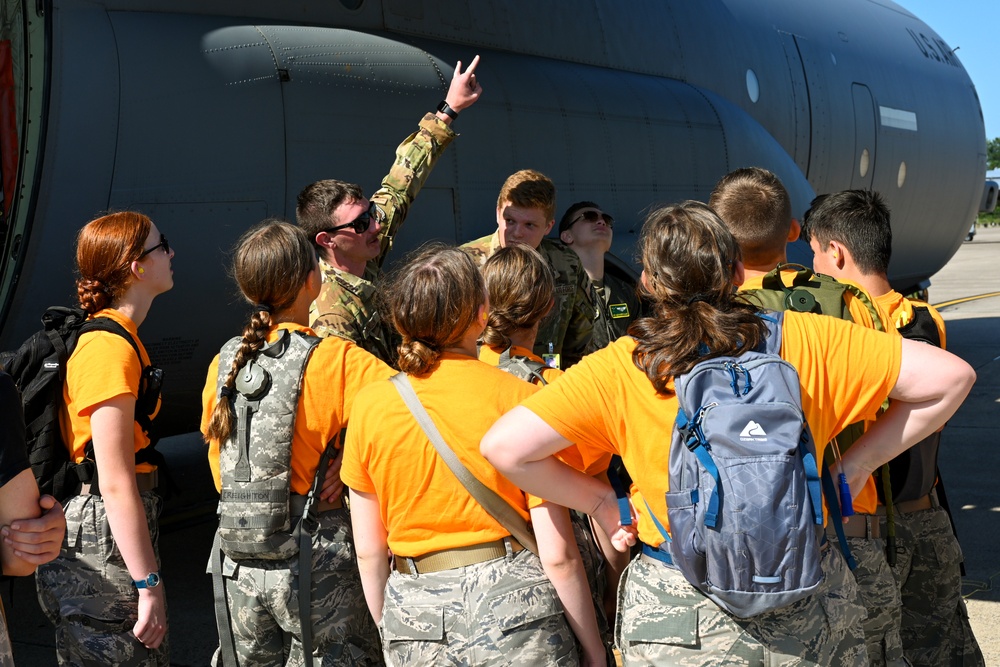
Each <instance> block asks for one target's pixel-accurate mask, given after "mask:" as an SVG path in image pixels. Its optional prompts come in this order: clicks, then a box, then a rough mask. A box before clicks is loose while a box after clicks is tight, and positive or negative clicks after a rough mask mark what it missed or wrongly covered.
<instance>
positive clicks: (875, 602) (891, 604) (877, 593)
mask: <svg viewBox="0 0 1000 667" xmlns="http://www.w3.org/2000/svg"><path fill="white" fill-rule="evenodd" d="M847 545H848V546H849V547H850V548H851V553H852V554H853V555H854V560H856V561H857V563H858V566H857V567H856V568H855V569H854V570H853V571H852V574H853V575H854V580H855V581H857V582H858V592H859V593H861V602H862V603H863V604H864V606H865V611H866V612H867V614H868V618H866V619H865V621H864V623H863V624H862V627H864V630H865V644H867V646H868V664H869V665H871V667H907V665H908V664H909V663H907V661H906V660H905V659H904V658H903V643H902V641H901V640H900V637H899V626H900V621H901V614H900V604H901V603H900V597H899V588H898V587H897V586H896V580H895V578H894V577H893V575H892V570H891V569H890V568H889V563H888V562H887V561H886V559H885V542H884V541H883V540H880V539H873V540H869V539H865V538H863V537H848V538H847ZM833 547H834V550H835V551H839V548H838V545H837V542H836V540H834V542H833Z"/></svg>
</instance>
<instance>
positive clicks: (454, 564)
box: [393, 537, 524, 574]
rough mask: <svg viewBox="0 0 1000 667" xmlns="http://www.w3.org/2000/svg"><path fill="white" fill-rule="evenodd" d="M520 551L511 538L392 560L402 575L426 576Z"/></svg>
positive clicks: (515, 541) (397, 557)
mask: <svg viewBox="0 0 1000 667" xmlns="http://www.w3.org/2000/svg"><path fill="white" fill-rule="evenodd" d="M508 545H509V547H510V549H509V550H508ZM521 551H524V547H522V546H521V543H520V542H518V541H517V540H515V539H514V538H513V537H505V538H503V539H502V540H494V541H493V542H486V543H484V544H471V545H469V546H467V547H457V548H455V549H444V550H442V551H434V552H431V553H429V554H425V555H423V556H417V557H416V558H406V557H404V556H393V559H394V560H395V561H396V570H397V571H399V572H401V573H402V574H428V573H430V572H442V571H444V570H454V569H455V568H458V567H466V566H467V565H475V564H476V563H485V562H486V561H490V560H496V559H497V558H503V557H505V556H508V555H513V554H516V553H519V552H521Z"/></svg>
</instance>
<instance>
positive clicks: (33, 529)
mask: <svg viewBox="0 0 1000 667" xmlns="http://www.w3.org/2000/svg"><path fill="white" fill-rule="evenodd" d="M25 472H27V473H29V476H30V473H31V471H30V470H26V471H25ZM22 474H23V473H22ZM31 482H32V486H33V488H34V497H36V498H37V497H38V487H37V486H34V478H32V480H31ZM24 497H26V498H31V497H32V495H31V492H30V489H26V490H25V493H24ZM6 502H7V500H6V499H4V498H0V507H5V506H6ZM35 510H36V513H37V512H38V511H39V510H40V511H41V516H38V517H37V518H29V517H27V516H26V517H23V518H20V519H15V520H13V521H11V522H10V525H9V526H7V525H4V527H3V529H2V531H0V532H2V534H3V542H4V547H9V548H11V549H13V550H14V555H15V556H16V557H17V558H18V559H19V560H21V561H24V562H27V563H29V564H30V566H31V572H34V570H35V568H36V567H37V566H39V565H42V564H44V563H48V562H49V561H51V560H53V559H55V557H56V556H58V555H59V550H60V549H61V548H62V542H63V538H64V537H65V536H66V515H65V514H63V508H62V505H60V504H59V501H58V500H56V499H55V498H53V497H52V496H49V495H44V496H42V497H41V498H39V499H38V504H37V505H36V506H35ZM3 523H4V522H3V521H2V520H0V524H3ZM5 562H6V561H5ZM4 574H14V573H13V572H7V568H6V567H4ZM27 574H30V572H28V573H27Z"/></svg>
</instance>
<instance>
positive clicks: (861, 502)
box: [739, 269, 893, 514]
mask: <svg viewBox="0 0 1000 667" xmlns="http://www.w3.org/2000/svg"><path fill="white" fill-rule="evenodd" d="M794 276H795V270H793V269H789V270H787V271H782V272H781V277H782V279H783V280H784V282H785V285H787V286H791V284H792V278H793V277H794ZM840 282H843V283H847V284H850V285H851V286H853V287H856V288H857V289H859V290H861V291H862V292H864V293H865V294H868V292H866V291H865V290H864V288H862V287H861V286H860V285H858V284H856V283H853V282H851V281H849V280H842V281H840ZM762 283H763V276H754V277H753V278H748V279H747V280H745V281H744V282H743V284H742V285H740V288H739V289H740V291H741V292H742V291H744V290H753V289H762ZM844 296H845V300H846V302H847V310H848V312H849V313H850V314H851V318H852V319H853V320H854V323H855V324H857V325H858V326H862V327H865V328H866V329H875V328H876V326H875V321H874V319H873V318H872V312H871V311H870V310H868V306H866V305H865V304H864V303H863V302H862V301H861V299H859V298H858V297H857V296H855V295H854V294H853V293H852V292H845V293H844ZM868 298H869V300H871V302H872V304H873V305H874V306H875V310H876V311H878V315H879V322H880V323H881V325H882V330H883V331H886V332H890V333H891V332H892V331H893V329H892V326H891V325H890V324H889V315H888V313H887V312H886V311H885V310H884V309H883V308H882V307H881V306H879V304H878V302H877V301H876V300H875V299H874V298H872V297H871V295H868ZM870 422H871V420H868V423H866V424H865V430H868V427H869V426H870V425H871V424H870ZM853 500H854V502H853V503H852V504H853V506H854V511H855V512H857V513H859V514H874V513H875V512H876V510H877V508H878V491H877V490H876V488H875V479H874V478H869V479H868V481H867V482H866V483H865V487H864V488H863V489H861V491H859V492H858V495H857V496H855V497H854V499H853Z"/></svg>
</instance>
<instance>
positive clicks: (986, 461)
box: [0, 227, 1000, 667]
mask: <svg viewBox="0 0 1000 667" xmlns="http://www.w3.org/2000/svg"><path fill="white" fill-rule="evenodd" d="M984 294H991V296H988V297H986V298H980V299H975V300H961V299H965V298H967V297H973V296H977V295H984ZM955 300H961V301H958V302H955V303H951V305H946V306H944V307H943V308H942V309H941V312H942V314H943V315H944V318H945V320H946V321H947V323H948V341H947V342H948V348H949V349H950V350H951V351H952V352H954V353H956V354H958V355H959V356H961V357H962V358H964V359H965V360H967V361H968V362H969V363H971V364H972V365H973V366H974V367H975V368H976V371H977V373H978V376H979V377H978V381H977V382H976V384H975V386H974V387H973V389H972V393H971V394H970V396H969V398H968V399H967V400H966V401H965V404H964V405H963V406H962V407H961V408H960V409H959V411H958V413H957V414H956V415H955V417H954V418H953V419H952V420H951V422H950V424H949V425H948V427H947V428H946V429H945V431H944V433H943V436H942V440H943V443H942V447H941V461H940V464H941V470H942V476H943V477H944V479H945V480H946V483H947V488H948V497H949V500H950V502H951V506H952V509H953V511H954V512H955V522H956V524H957V526H958V532H959V536H960V538H961V542H962V547H963V550H964V552H965V563H966V569H967V571H968V576H967V577H966V578H965V580H964V585H963V593H964V594H965V596H966V599H967V601H968V607H969V614H970V618H971V620H972V626H973V629H974V630H975V632H976V636H977V638H978V639H979V643H980V645H981V646H982V649H983V653H984V655H985V657H986V664H987V665H1000V538H998V535H1000V484H998V482H997V473H996V470H997V468H996V467H994V466H997V465H998V464H1000V451H998V450H996V449H993V448H994V447H996V446H997V445H998V444H1000V409H998V403H1000V227H993V228H985V229H984V228H981V229H980V230H979V233H978V234H977V235H976V237H975V240H974V241H972V242H967V243H963V244H962V247H961V248H960V249H959V251H958V253H957V254H956V255H955V257H954V258H952V260H951V261H950V262H949V263H948V265H947V266H945V267H944V269H942V270H941V271H940V272H939V273H938V274H937V275H935V276H934V277H933V278H932V284H931V289H930V302H931V303H933V304H942V303H950V302H953V301H955ZM933 378H934V376H933V369H928V381H933ZM161 449H163V450H164V451H165V452H170V453H169V454H168V456H170V457H171V460H174V459H175V458H176V459H179V460H182V461H186V462H187V463H188V464H189V465H180V466H176V467H177V470H176V471H175V474H176V476H177V477H178V482H179V484H180V486H181V487H183V488H185V489H195V490H196V491H195V492H194V493H191V492H189V493H187V494H185V496H182V497H181V498H180V499H173V500H171V501H170V502H169V503H168V505H167V507H168V516H167V518H166V519H165V520H164V522H163V526H162V531H161V533H162V534H161V542H160V555H161V560H162V563H163V568H162V574H163V580H164V586H165V587H166V591H167V601H168V608H169V616H170V634H169V636H170V644H171V664H172V665H177V666H199V667H200V666H203V665H208V664H209V661H210V659H211V656H212V652H213V651H214V649H215V647H216V645H217V641H218V638H217V633H216V629H215V619H214V614H213V602H212V587H211V580H210V578H209V576H208V575H207V574H205V565H206V563H207V561H208V555H209V551H210V548H211V543H212V536H213V532H214V526H215V520H214V519H215V517H214V513H213V512H212V508H213V507H214V502H213V499H212V495H211V485H210V483H209V482H208V479H207V466H205V465H204V463H205V450H204V446H203V445H202V444H201V443H200V442H199V440H198V438H197V437H194V436H180V437H177V438H169V439H166V440H165V441H164V442H162V443H161ZM202 489H204V491H201V492H200V491H197V490H202ZM192 496H193V497H192ZM0 589H2V590H0V594H2V597H3V602H4V605H5V607H6V610H7V620H8V623H9V626H10V634H11V638H12V641H13V645H14V658H15V662H16V663H17V665H18V666H19V667H46V666H48V665H55V664H56V662H55V647H54V633H53V629H52V626H51V625H50V624H49V623H48V621H47V620H46V619H45V618H44V617H43V616H42V614H41V612H40V610H39V608H38V604H37V600H36V597H35V592H34V580H33V579H32V578H28V577H25V578H21V579H18V580H15V581H12V582H10V583H9V584H7V585H3V586H0Z"/></svg>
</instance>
